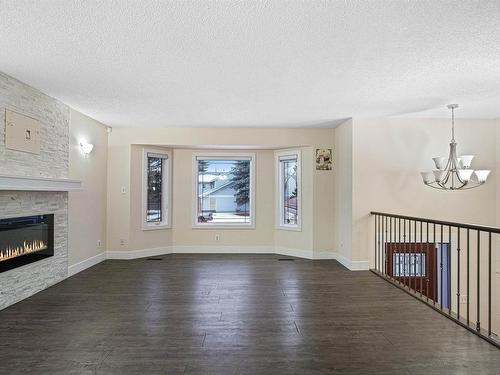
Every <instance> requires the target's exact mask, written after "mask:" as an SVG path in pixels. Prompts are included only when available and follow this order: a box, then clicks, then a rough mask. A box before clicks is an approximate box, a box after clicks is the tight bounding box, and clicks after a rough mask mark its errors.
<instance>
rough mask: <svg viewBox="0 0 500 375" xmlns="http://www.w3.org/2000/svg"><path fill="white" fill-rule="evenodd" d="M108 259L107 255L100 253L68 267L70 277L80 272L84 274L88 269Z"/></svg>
mask: <svg viewBox="0 0 500 375" xmlns="http://www.w3.org/2000/svg"><path fill="white" fill-rule="evenodd" d="M106 258H107V255H106V253H100V254H97V255H94V256H93V257H90V258H88V259H85V260H82V261H81V262H78V263H76V264H73V265H72V266H69V267H68V276H73V275H76V274H77V273H78V272H82V271H83V270H86V269H87V268H90V267H92V266H95V265H96V264H98V263H101V262H102V261H104V260H106Z"/></svg>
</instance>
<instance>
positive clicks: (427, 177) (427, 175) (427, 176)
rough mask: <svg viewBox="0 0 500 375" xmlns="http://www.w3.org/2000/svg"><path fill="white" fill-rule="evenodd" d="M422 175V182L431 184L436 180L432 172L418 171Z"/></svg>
mask: <svg viewBox="0 0 500 375" xmlns="http://www.w3.org/2000/svg"><path fill="white" fill-rule="evenodd" d="M420 174H421V175H422V179H423V180H424V184H432V183H433V182H435V181H436V178H435V177H434V173H432V172H420Z"/></svg>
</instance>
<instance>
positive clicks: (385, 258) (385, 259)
mask: <svg viewBox="0 0 500 375" xmlns="http://www.w3.org/2000/svg"><path fill="white" fill-rule="evenodd" d="M387 219H388V217H387V216H386V217H385V237H384V263H383V265H382V266H383V267H384V270H385V274H387V242H388V241H387V228H388V227H389V226H388V224H387Z"/></svg>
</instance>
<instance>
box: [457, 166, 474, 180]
mask: <svg viewBox="0 0 500 375" xmlns="http://www.w3.org/2000/svg"><path fill="white" fill-rule="evenodd" d="M472 173H474V170H473V169H459V170H458V175H459V176H460V178H461V179H462V181H464V182H465V181H469V180H470V179H471V177H472Z"/></svg>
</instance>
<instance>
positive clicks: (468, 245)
mask: <svg viewBox="0 0 500 375" xmlns="http://www.w3.org/2000/svg"><path fill="white" fill-rule="evenodd" d="M469 275H470V230H469V229H467V326H469V320H470V319H469V312H470V305H469V302H470V278H469Z"/></svg>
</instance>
